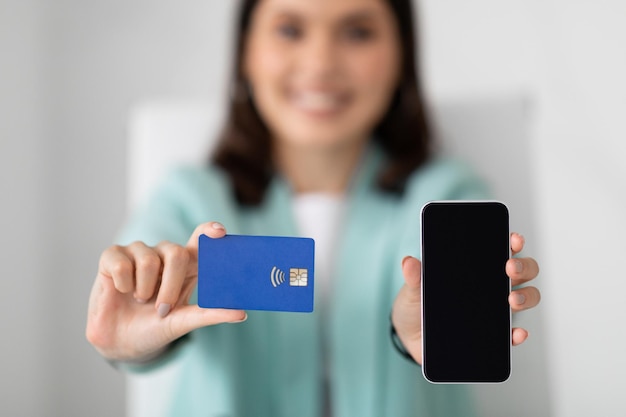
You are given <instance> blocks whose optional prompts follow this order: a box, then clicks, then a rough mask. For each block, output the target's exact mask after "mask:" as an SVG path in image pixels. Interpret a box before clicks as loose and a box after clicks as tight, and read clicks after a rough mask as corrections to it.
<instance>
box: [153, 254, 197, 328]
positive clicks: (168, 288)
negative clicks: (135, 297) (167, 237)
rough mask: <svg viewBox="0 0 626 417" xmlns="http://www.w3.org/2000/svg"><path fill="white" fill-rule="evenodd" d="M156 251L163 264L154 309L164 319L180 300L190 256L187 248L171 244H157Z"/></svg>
mask: <svg viewBox="0 0 626 417" xmlns="http://www.w3.org/2000/svg"><path fill="white" fill-rule="evenodd" d="M156 251H157V253H158V254H159V256H160V258H161V259H162V262H163V274H162V275H161V287H160V288H159V293H158V295H157V299H156V303H155V307H156V309H157V311H158V313H159V315H160V316H161V317H165V316H167V315H168V314H169V312H170V310H171V309H172V308H173V307H174V306H175V305H176V303H177V301H178V299H179V298H180V294H181V290H182V288H183V284H184V282H185V278H187V270H188V264H189V262H190V259H191V255H190V254H189V251H188V250H187V248H185V247H182V246H180V245H176V244H174V243H171V242H162V243H160V244H158V245H157V247H156Z"/></svg>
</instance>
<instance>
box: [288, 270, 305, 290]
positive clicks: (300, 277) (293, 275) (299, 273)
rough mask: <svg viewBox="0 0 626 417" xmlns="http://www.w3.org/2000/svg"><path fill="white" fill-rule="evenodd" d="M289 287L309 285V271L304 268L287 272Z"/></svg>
mask: <svg viewBox="0 0 626 417" xmlns="http://www.w3.org/2000/svg"><path fill="white" fill-rule="evenodd" d="M289 285H291V286H292V287H306V286H307V285H309V271H308V270H307V269H305V268H291V269H290V270H289Z"/></svg>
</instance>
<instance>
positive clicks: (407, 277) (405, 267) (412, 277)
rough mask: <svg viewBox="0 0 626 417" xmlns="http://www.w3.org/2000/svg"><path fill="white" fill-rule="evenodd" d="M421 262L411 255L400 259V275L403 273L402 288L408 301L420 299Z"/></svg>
mask: <svg viewBox="0 0 626 417" xmlns="http://www.w3.org/2000/svg"><path fill="white" fill-rule="evenodd" d="M421 274H422V263H421V262H420V260H419V259H417V258H414V257H412V256H405V257H404V259H402V275H404V283H405V284H406V285H405V286H404V290H406V293H407V294H406V295H407V297H409V298H410V299H411V300H410V301H417V302H419V301H421V298H422V295H421V281H422V277H421Z"/></svg>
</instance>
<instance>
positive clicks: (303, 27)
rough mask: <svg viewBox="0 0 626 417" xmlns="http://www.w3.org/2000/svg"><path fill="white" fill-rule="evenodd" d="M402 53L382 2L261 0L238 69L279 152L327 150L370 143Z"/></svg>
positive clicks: (393, 84)
mask: <svg viewBox="0 0 626 417" xmlns="http://www.w3.org/2000/svg"><path fill="white" fill-rule="evenodd" d="M400 55H401V53H400V44H399V39H398V33H397V30H396V28H395V19H394V17H393V15H392V11H391V10H390V8H389V6H388V5H387V3H386V1H385V0H260V2H259V4H258V5H257V7H256V9H255V11H254V12H253V16H252V21H251V26H250V30H249V34H248V37H247V47H246V50H245V54H244V59H243V65H244V68H243V69H244V74H245V76H246V78H247V80H248V82H249V83H250V86H251V88H252V95H253V97H254V102H255V104H256V106H257V109H258V111H259V112H260V114H261V117H262V118H263V119H264V120H265V123H266V124H267V126H268V127H269V129H270V132H271V134H272V137H273V138H274V140H275V142H276V143H277V145H278V146H296V147H298V148H302V149H309V150H315V149H324V150H328V149H333V148H335V147H337V146H351V145H355V144H356V145H358V144H362V143H364V141H366V140H367V139H369V136H370V134H371V130H372V129H373V127H374V126H375V125H376V124H377V123H378V122H379V121H380V119H381V118H382V116H383V115H384V113H385V112H386V110H387V107H388V105H389V102H390V100H391V98H392V95H393V93H394V91H395V89H396V87H397V83H398V80H399V75H400V74H399V72H400V59H401V57H400Z"/></svg>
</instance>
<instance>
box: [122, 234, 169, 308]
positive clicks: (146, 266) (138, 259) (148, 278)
mask: <svg viewBox="0 0 626 417" xmlns="http://www.w3.org/2000/svg"><path fill="white" fill-rule="evenodd" d="M127 251H128V252H129V253H130V254H131V256H132V258H133V259H134V261H135V293H134V297H135V299H136V300H137V301H138V302H140V303H145V302H147V301H148V300H149V299H151V298H152V296H153V295H154V293H155V290H156V287H157V284H158V282H159V276H160V275H161V266H162V263H161V258H160V257H159V254H158V253H157V252H156V251H155V250H154V249H153V248H150V247H148V246H146V245H145V244H144V243H142V242H135V243H133V244H131V245H129V246H128V247H127Z"/></svg>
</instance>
